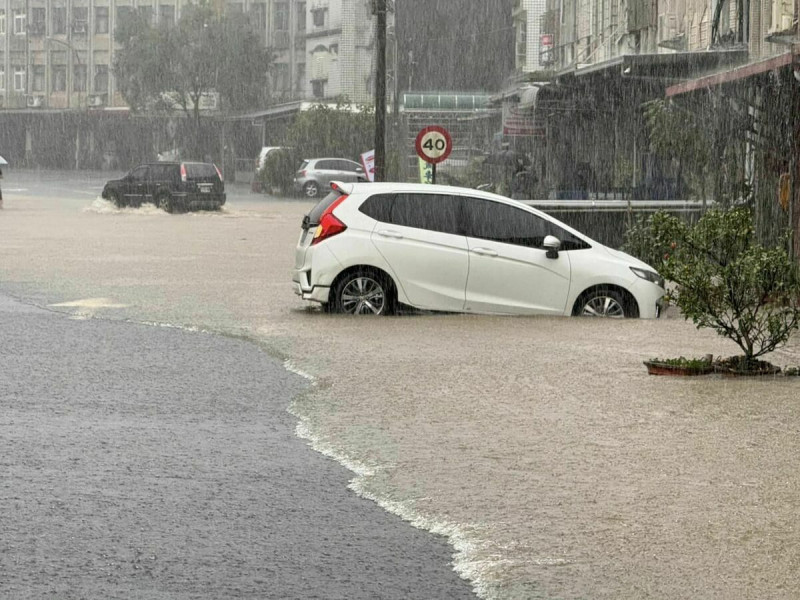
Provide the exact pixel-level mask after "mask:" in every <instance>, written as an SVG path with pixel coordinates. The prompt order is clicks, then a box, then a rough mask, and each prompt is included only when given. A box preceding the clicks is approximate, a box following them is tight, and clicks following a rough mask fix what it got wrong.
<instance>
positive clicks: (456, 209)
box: [293, 182, 665, 318]
mask: <svg viewBox="0 0 800 600" xmlns="http://www.w3.org/2000/svg"><path fill="white" fill-rule="evenodd" d="M331 188H332V191H331V193H329V194H328V195H327V196H326V197H325V198H324V199H323V200H322V201H320V202H319V204H317V205H316V206H315V207H314V208H313V209H312V210H311V212H310V213H309V214H308V215H306V216H305V217H304V218H303V223H302V231H301V232H300V240H299V241H298V243H297V249H296V253H295V268H294V272H293V280H294V286H295V291H296V293H297V294H299V295H300V296H301V297H302V298H303V299H305V300H312V301H316V302H321V303H322V304H324V305H327V306H328V307H329V308H330V309H332V310H334V311H336V312H343V313H350V314H391V313H393V312H394V311H395V309H396V308H397V306H398V304H403V305H409V306H413V307H416V308H420V309H427V310H435V311H447V312H466V313H489V314H543V315H585V316H601V317H619V318H622V317H642V318H655V317H658V316H659V315H660V314H661V308H662V302H663V296H664V293H665V291H664V280H663V279H662V278H661V277H660V276H659V275H658V273H656V272H655V270H654V269H653V268H652V267H650V266H648V265H647V264H645V263H643V262H642V261H640V260H637V259H636V258H634V257H632V256H629V255H628V254H625V253H623V252H619V251H617V250H613V249H611V248H608V247H606V246H603V245H602V244H600V243H598V242H596V241H594V240H592V239H590V238H588V237H586V236H585V235H583V234H581V233H578V232H577V231H575V230H574V229H572V228H571V227H569V226H568V225H565V224H564V223H561V222H560V221H557V220H556V219H553V218H552V217H549V216H548V215H546V214H545V213H543V212H541V211H538V210H536V209H534V208H531V207H529V206H526V205H525V204H522V203H520V202H517V201H515V200H511V199H509V198H506V197H504V196H498V195H496V194H490V193H486V192H480V191H477V190H472V189H464V188H458V187H447V186H440V185H427V184H406V183H369V184H364V183H339V182H334V183H332V184H331Z"/></svg>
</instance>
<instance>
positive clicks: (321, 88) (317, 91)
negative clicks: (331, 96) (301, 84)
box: [311, 79, 328, 98]
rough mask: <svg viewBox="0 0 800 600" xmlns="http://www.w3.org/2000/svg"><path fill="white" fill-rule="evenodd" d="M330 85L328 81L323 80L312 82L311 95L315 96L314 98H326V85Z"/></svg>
mask: <svg viewBox="0 0 800 600" xmlns="http://www.w3.org/2000/svg"><path fill="white" fill-rule="evenodd" d="M326 83H328V82H327V81H326V80H323V79H315V80H314V81H312V82H311V93H312V94H313V96H314V98H324V97H325V84H326Z"/></svg>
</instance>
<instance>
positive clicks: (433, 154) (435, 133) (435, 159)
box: [415, 125, 453, 183]
mask: <svg viewBox="0 0 800 600" xmlns="http://www.w3.org/2000/svg"><path fill="white" fill-rule="evenodd" d="M415 146H416V149H417V155H418V156H419V157H420V158H421V159H422V160H424V161H425V162H427V163H430V164H431V165H433V167H434V170H433V183H436V164H437V163H440V162H442V161H443V160H445V159H446V158H447V157H448V156H450V152H451V151H452V149H453V140H452V138H451V137H450V133H448V131H447V130H446V129H445V128H444V127H441V126H439V125H431V126H429V127H425V128H424V129H422V130H421V131H420V132H419V133H418V134H417V140H416V143H415Z"/></svg>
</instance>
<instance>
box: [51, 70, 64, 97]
mask: <svg viewBox="0 0 800 600" xmlns="http://www.w3.org/2000/svg"><path fill="white" fill-rule="evenodd" d="M50 77H51V80H52V83H51V85H52V90H53V91H54V92H65V91H67V67H66V66H65V65H53V66H52V67H50Z"/></svg>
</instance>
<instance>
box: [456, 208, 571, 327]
mask: <svg viewBox="0 0 800 600" xmlns="http://www.w3.org/2000/svg"><path fill="white" fill-rule="evenodd" d="M465 216H466V224H467V246H468V248H469V274H468V277H467V289H466V300H465V305H464V306H465V310H467V311H469V312H488V313H510V314H552V315H560V314H563V313H564V309H565V307H566V303H567V296H568V294H569V286H570V262H569V253H568V252H559V253H558V256H557V257H556V258H548V257H547V253H546V250H545V249H544V248H543V247H542V242H543V241H544V237H545V236H546V235H554V234H558V233H560V232H563V230H562V229H561V228H560V227H558V225H556V224H555V223H552V222H551V221H549V220H547V219H546V218H544V217H541V216H539V215H537V214H535V213H533V212H531V211H527V210H525V209H523V208H518V207H516V206H512V205H509V204H504V203H502V202H497V201H493V200H487V199H483V198H467V199H465ZM556 237H558V235H556Z"/></svg>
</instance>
